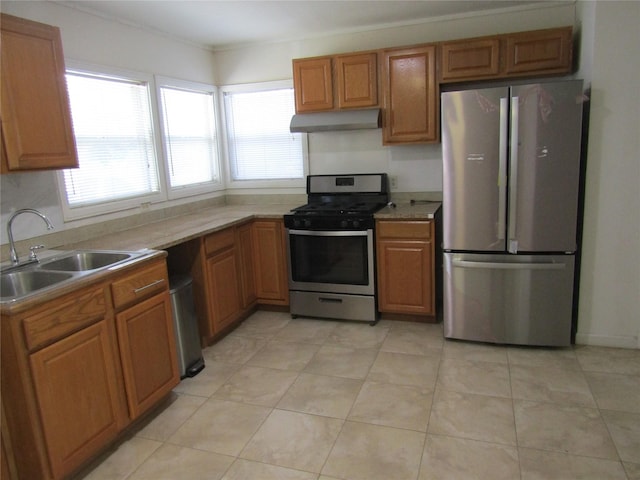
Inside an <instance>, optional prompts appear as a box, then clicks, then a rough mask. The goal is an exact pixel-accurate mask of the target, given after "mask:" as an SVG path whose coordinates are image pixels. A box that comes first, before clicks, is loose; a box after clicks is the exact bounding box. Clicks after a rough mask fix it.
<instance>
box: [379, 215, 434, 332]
mask: <svg viewBox="0 0 640 480" xmlns="http://www.w3.org/2000/svg"><path fill="white" fill-rule="evenodd" d="M434 234H435V231H434V222H433V221H431V220H427V221H405V220H384V221H383V220H378V221H377V222H376V250H377V252H376V253H377V260H376V262H377V273H378V310H380V312H383V313H391V314H406V315H413V316H415V315H418V316H420V317H433V316H435V314H436V302H435V269H434V255H435V251H434V241H433V240H434ZM425 319H426V318H425Z"/></svg>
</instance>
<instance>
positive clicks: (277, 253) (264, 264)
mask: <svg viewBox="0 0 640 480" xmlns="http://www.w3.org/2000/svg"><path fill="white" fill-rule="evenodd" d="M252 228H253V235H254V239H255V242H254V258H253V261H254V272H255V273H254V274H255V280H256V294H257V297H258V302H259V303H262V304H269V305H281V306H286V305H289V276H288V275H289V274H288V271H287V257H286V255H287V251H286V248H285V245H286V244H285V238H286V237H285V233H286V232H285V228H284V222H283V221H282V220H256V221H254V222H253V227H252Z"/></svg>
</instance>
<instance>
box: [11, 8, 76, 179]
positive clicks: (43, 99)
mask: <svg viewBox="0 0 640 480" xmlns="http://www.w3.org/2000/svg"><path fill="white" fill-rule="evenodd" d="M1 29H2V41H1V44H0V45H1V46H0V48H1V51H2V55H1V57H2V67H1V78H0V83H1V84H2V87H1V88H2V102H1V103H0V115H1V118H2V122H1V123H2V129H1V131H2V163H1V164H0V171H1V172H2V173H10V172H15V171H25V170H43V169H55V168H72V167H77V166H78V157H77V152H76V144H75V138H74V136H73V127H72V121H71V112H70V107H69V98H68V94H67V83H66V79H65V66H64V56H63V53H62V41H61V38H60V30H59V29H58V28H57V27H52V26H49V25H45V24H42V23H37V22H32V21H30V20H25V19H22V18H18V17H13V16H11V15H6V14H2V18H1Z"/></svg>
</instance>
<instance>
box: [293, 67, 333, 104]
mask: <svg viewBox="0 0 640 480" xmlns="http://www.w3.org/2000/svg"><path fill="white" fill-rule="evenodd" d="M293 89H294V92H295V100H296V113H303V112H317V111H324V110H331V109H333V86H332V76H331V57H323V58H303V59H296V60H293Z"/></svg>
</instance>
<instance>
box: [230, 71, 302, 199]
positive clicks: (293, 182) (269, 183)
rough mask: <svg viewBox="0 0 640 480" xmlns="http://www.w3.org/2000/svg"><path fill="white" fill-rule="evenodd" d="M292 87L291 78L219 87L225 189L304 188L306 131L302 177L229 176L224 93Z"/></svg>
mask: <svg viewBox="0 0 640 480" xmlns="http://www.w3.org/2000/svg"><path fill="white" fill-rule="evenodd" d="M285 88H291V89H293V80H276V81H270V82H259V83H245V84H238V85H225V86H222V87H219V89H218V92H219V105H220V107H221V108H220V117H221V120H222V121H221V135H222V142H221V143H222V144H223V148H224V183H225V184H226V189H227V190H241V189H252V190H256V189H290V188H292V189H299V188H305V189H306V177H307V175H308V173H309V144H308V137H307V134H306V133H301V134H300V135H302V137H301V140H302V177H301V178H299V179H297V178H293V179H264V180H234V179H233V178H231V155H230V154H229V136H228V131H227V112H226V102H225V100H224V95H225V93H251V92H261V91H268V90H280V89H285Z"/></svg>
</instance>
